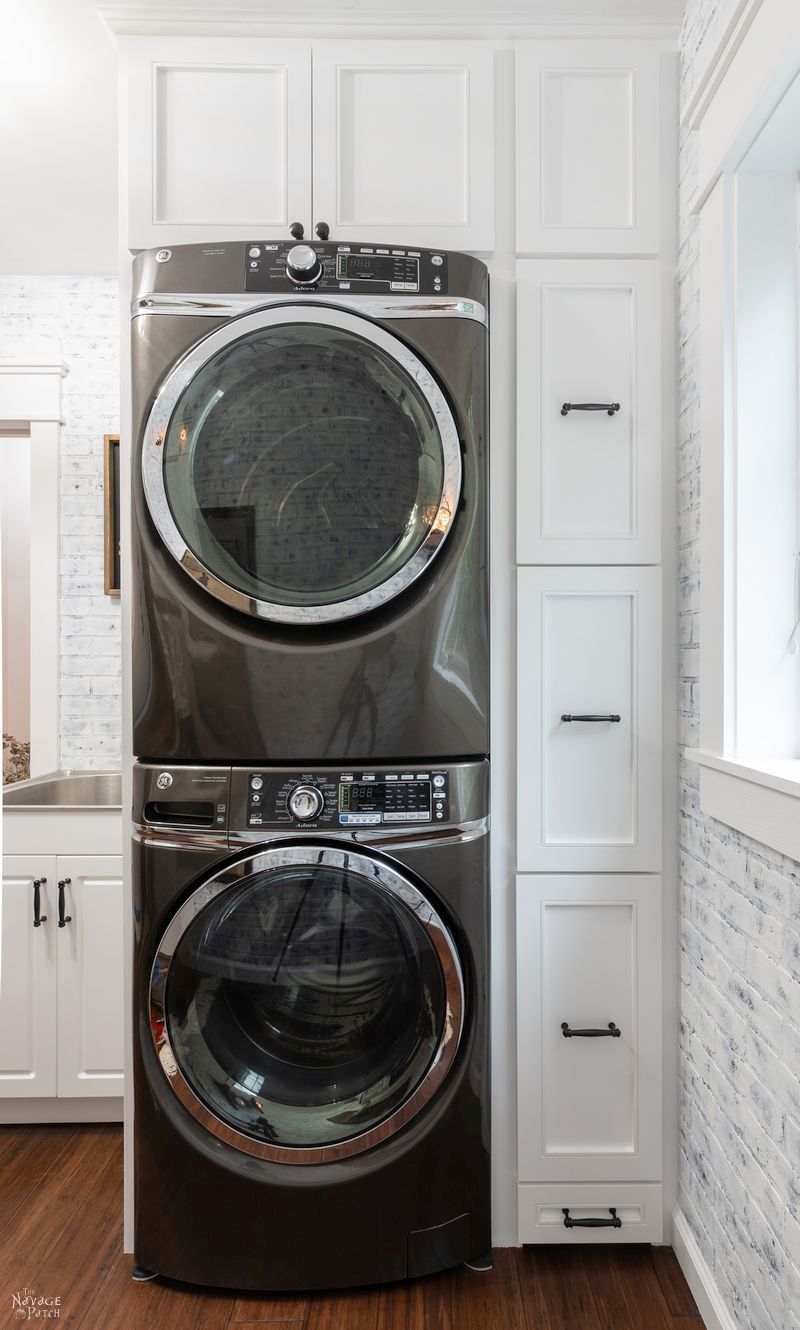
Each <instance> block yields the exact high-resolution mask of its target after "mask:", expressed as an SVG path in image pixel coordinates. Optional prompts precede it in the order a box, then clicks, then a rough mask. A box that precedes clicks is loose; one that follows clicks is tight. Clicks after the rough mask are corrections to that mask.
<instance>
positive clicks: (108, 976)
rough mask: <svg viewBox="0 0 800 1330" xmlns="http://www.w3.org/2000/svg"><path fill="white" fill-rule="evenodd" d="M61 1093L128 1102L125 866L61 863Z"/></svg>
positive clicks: (108, 861) (110, 861)
mask: <svg viewBox="0 0 800 1330" xmlns="http://www.w3.org/2000/svg"><path fill="white" fill-rule="evenodd" d="M58 877H59V879H61V880H64V881H66V880H67V879H69V882H68V885H67V886H66V889H65V912H66V914H68V915H70V916H71V920H70V922H69V923H68V924H66V926H65V927H64V928H62V929H59V930H58V1092H59V1095H60V1096H62V1097H64V1096H68V1097H73V1096H95V1095H100V1096H108V1095H121V1094H122V1092H123V1066H124V1033H123V1031H124V989H123V968H124V967H123V955H124V953H123V941H122V936H123V890H122V859H121V858H120V857H117V856H113V857H109V858H104V857H101V856H96V857H95V856H88V857H85V858H84V857H81V858H60V859H59V860H58Z"/></svg>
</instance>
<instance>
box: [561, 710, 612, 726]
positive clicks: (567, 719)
mask: <svg viewBox="0 0 800 1330" xmlns="http://www.w3.org/2000/svg"><path fill="white" fill-rule="evenodd" d="M561 719H562V720H563V722H564V724H565V725H571V724H572V722H573V721H575V720H580V721H587V722H591V723H592V724H596V723H597V722H598V721H601V720H605V721H608V722H609V723H610V724H611V725H619V723H620V721H621V720H622V717H621V716H618V715H616V714H615V713H612V715H610V716H572V715H564V716H562V717H561Z"/></svg>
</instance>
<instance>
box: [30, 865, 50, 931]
mask: <svg viewBox="0 0 800 1330" xmlns="http://www.w3.org/2000/svg"><path fill="white" fill-rule="evenodd" d="M46 881H47V878H46V877H35V878H34V879H33V926H34V928H41V926H42V924H46V923H47V915H46V914H42V913H41V892H40V888H41V887H43V886H44V884H45V882H46Z"/></svg>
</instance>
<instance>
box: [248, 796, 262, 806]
mask: <svg viewBox="0 0 800 1330" xmlns="http://www.w3.org/2000/svg"><path fill="white" fill-rule="evenodd" d="M250 802H251V804H260V803H261V795H260V794H251V795H250Z"/></svg>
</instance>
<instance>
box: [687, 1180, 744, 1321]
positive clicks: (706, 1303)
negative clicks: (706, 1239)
mask: <svg viewBox="0 0 800 1330" xmlns="http://www.w3.org/2000/svg"><path fill="white" fill-rule="evenodd" d="M672 1249H673V1251H674V1252H675V1255H676V1257H677V1258H678V1265H679V1266H680V1267H681V1270H682V1271H683V1273H684V1276H685V1278H686V1283H687V1284H688V1285H689V1288H690V1289H691V1290H692V1294H693V1295H694V1300H695V1302H696V1303H697V1309H698V1311H699V1312H700V1315H701V1316H702V1318H703V1321H704V1323H705V1326H706V1330H736V1324H735V1322H734V1319H733V1317H732V1316H731V1314H730V1312H729V1311H728V1308H727V1306H726V1304H725V1299H724V1298H723V1296H722V1294H721V1293H720V1291H719V1289H718V1288H717V1285H716V1283H715V1281H714V1276H713V1275H712V1273H711V1271H710V1270H709V1268H708V1263H707V1261H706V1258H705V1256H704V1255H703V1253H702V1252H701V1250H700V1248H699V1247H698V1245H697V1239H696V1238H695V1236H694V1234H693V1233H692V1230H691V1229H690V1228H689V1223H688V1220H687V1218H686V1216H685V1214H684V1213H683V1211H682V1210H681V1208H680V1206H677V1205H676V1207H675V1209H674V1210H673V1212H672Z"/></svg>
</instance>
